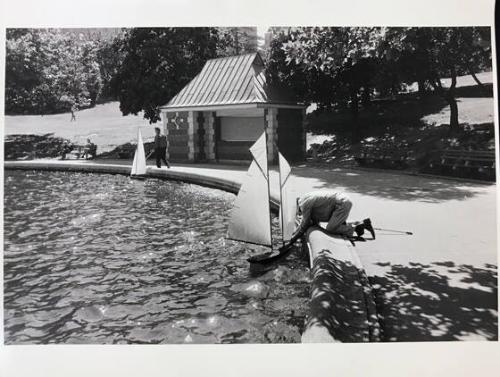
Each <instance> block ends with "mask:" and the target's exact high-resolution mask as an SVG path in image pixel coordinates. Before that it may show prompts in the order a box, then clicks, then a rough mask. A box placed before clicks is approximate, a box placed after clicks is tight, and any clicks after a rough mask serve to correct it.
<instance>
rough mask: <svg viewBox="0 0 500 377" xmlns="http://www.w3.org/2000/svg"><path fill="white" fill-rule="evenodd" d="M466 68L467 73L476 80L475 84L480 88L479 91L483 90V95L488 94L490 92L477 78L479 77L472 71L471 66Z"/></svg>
mask: <svg viewBox="0 0 500 377" xmlns="http://www.w3.org/2000/svg"><path fill="white" fill-rule="evenodd" d="M467 68H468V70H469V73H470V75H471V76H472V78H473V79H474V81H475V82H476V84H477V85H478V86H479V87H480V88H481V92H483V93H484V94H485V95H490V93H489V92H488V89H487V88H486V86H484V84H483V83H482V82H481V81H480V80H479V78H478V77H477V76H476V74H475V73H474V71H473V70H472V68H471V67H470V66H468V67H467Z"/></svg>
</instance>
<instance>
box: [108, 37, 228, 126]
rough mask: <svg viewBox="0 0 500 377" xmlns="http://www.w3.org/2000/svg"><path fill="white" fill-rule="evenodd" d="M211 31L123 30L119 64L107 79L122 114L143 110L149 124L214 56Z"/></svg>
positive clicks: (213, 39) (136, 112)
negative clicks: (120, 63) (113, 73)
mask: <svg viewBox="0 0 500 377" xmlns="http://www.w3.org/2000/svg"><path fill="white" fill-rule="evenodd" d="M217 41H218V34H217V30H216V29H214V28H135V29H130V30H129V31H127V33H126V35H125V38H124V41H123V46H122V49H121V52H122V53H123V54H124V59H123V63H122V65H121V66H120V69H119V70H118V72H117V73H116V75H115V76H114V77H113V79H112V80H111V88H112V91H113V93H114V94H115V95H116V96H117V98H118V99H119V100H120V110H121V111H122V113H123V114H124V115H128V114H138V113H139V112H140V111H144V117H145V118H146V119H149V120H150V122H151V123H154V122H157V121H159V120H160V116H159V109H158V108H159V106H161V105H164V104H165V103H166V102H168V100H169V99H170V98H172V97H173V96H174V95H175V94H177V92H178V91H179V90H181V89H182V87H183V86H184V85H186V84H187V83H188V82H189V81H190V80H191V79H192V78H193V77H195V75H196V74H197V73H198V72H199V71H200V69H201V68H202V67H203V65H204V64H205V62H206V60H207V59H210V58H214V57H215V56H216V54H217Z"/></svg>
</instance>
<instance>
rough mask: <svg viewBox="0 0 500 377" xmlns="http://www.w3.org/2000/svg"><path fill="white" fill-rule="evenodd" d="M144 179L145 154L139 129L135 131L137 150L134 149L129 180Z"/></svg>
mask: <svg viewBox="0 0 500 377" xmlns="http://www.w3.org/2000/svg"><path fill="white" fill-rule="evenodd" d="M145 177H146V153H145V152H144V142H143V141H142V134H141V129H140V128H138V129H137V148H136V149H135V154H134V162H133V163H132V170H131V171H130V178H134V179H144V178H145Z"/></svg>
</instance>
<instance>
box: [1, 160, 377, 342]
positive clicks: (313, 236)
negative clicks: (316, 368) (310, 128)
mask: <svg viewBox="0 0 500 377" xmlns="http://www.w3.org/2000/svg"><path fill="white" fill-rule="evenodd" d="M4 169H10V170H45V171H72V172H81V173H103V174H120V175H129V174H130V170H131V166H129V165H118V164H101V163H95V162H88V161H85V162H79V163H78V162H77V163H75V162H68V161H57V160H35V161H6V162H4ZM146 176H147V177H151V178H157V179H167V180H175V181H182V182H186V183H193V184H197V185H202V186H207V187H211V188H216V189H220V190H224V191H228V192H231V193H234V194H237V193H238V190H239V188H240V186H241V183H240V182H236V181H234V180H231V179H227V178H222V177H216V176H211V175H206V174H197V173H193V172H186V171H175V170H171V169H158V168H155V167H148V168H147V171H146ZM271 210H272V211H273V212H275V213H277V212H278V210H279V197H278V194H276V193H273V194H272V195H271ZM306 239H307V244H308V248H309V255H310V258H311V264H310V265H311V266H312V276H313V279H312V284H311V301H310V313H309V317H308V322H307V326H306V330H305V331H304V333H303V335H302V342H303V343H312V342H315V343H317V342H361V341H363V342H367V341H375V340H378V338H379V335H378V334H379V329H378V321H377V318H376V312H375V304H374V302H373V298H372V295H371V287H370V284H369V282H368V278H367V276H366V273H365V271H364V269H363V267H362V266H361V262H360V260H359V258H358V255H357V254H356V251H355V250H354V248H352V246H351V244H350V243H349V242H347V241H346V240H344V239H340V238H335V237H331V236H329V235H327V234H325V233H324V232H322V231H321V230H319V228H311V229H310V230H309V231H308V233H307V237H306ZM325 279H326V280H325Z"/></svg>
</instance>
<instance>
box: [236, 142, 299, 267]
mask: <svg viewBox="0 0 500 377" xmlns="http://www.w3.org/2000/svg"><path fill="white" fill-rule="evenodd" d="M250 153H251V155H252V163H251V164H250V167H249V169H248V171H247V174H246V177H245V180H244V182H243V184H242V185H241V187H240V190H239V192H238V196H237V197H236V200H235V203H234V208H233V211H232V213H231V218H230V222H229V229H228V238H230V239H233V240H236V241H242V242H248V243H252V244H257V245H263V246H267V247H269V248H271V251H272V247H273V242H272V232H271V211H270V182H269V181H270V180H269V165H268V158H267V138H266V134H265V132H264V133H263V134H262V135H261V136H260V137H259V139H258V140H257V141H256V142H255V144H253V145H252V147H251V148H250ZM279 165H280V226H281V230H282V241H283V243H285V241H288V240H290V238H291V235H292V233H293V230H294V227H295V200H294V198H293V196H292V194H291V192H290V190H289V187H288V186H287V184H288V178H289V176H290V172H291V168H290V165H289V164H288V162H287V161H286V159H285V158H284V157H283V156H282V155H281V153H279ZM264 259H267V254H266V257H265V258H264ZM261 260H262V258H260V257H253V258H250V259H249V261H250V262H258V261H261Z"/></svg>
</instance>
